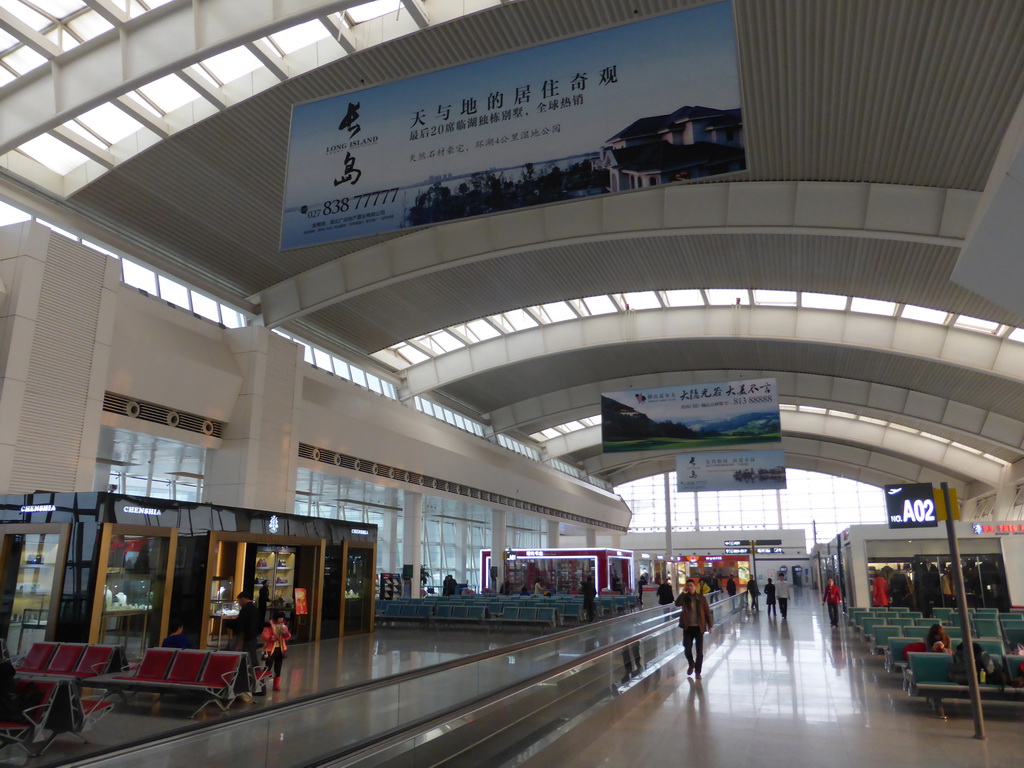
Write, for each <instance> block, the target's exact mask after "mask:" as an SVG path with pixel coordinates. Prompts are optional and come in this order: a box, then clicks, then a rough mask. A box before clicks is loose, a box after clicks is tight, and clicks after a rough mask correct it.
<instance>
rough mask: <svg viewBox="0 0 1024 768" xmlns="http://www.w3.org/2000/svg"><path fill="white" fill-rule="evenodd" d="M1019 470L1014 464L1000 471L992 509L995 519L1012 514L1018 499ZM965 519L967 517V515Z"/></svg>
mask: <svg viewBox="0 0 1024 768" xmlns="http://www.w3.org/2000/svg"><path fill="white" fill-rule="evenodd" d="M1017 482H1018V480H1017V470H1016V468H1015V467H1014V465H1012V464H1011V465H1009V466H1006V467H1003V468H1002V470H1000V472H999V485H998V486H996V501H995V505H994V508H993V509H992V519H993V520H1006V519H1007V518H1009V516H1010V510H1011V509H1012V508H1013V503H1014V502H1015V501H1016V500H1017ZM964 519H967V517H966V515H965V517H964Z"/></svg>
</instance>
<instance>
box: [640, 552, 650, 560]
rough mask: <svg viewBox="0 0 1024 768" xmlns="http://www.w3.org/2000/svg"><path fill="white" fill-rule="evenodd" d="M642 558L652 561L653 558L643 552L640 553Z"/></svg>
mask: <svg viewBox="0 0 1024 768" xmlns="http://www.w3.org/2000/svg"><path fill="white" fill-rule="evenodd" d="M640 557H643V558H647V559H650V557H651V556H650V555H649V554H647V553H646V552H641V553H640Z"/></svg>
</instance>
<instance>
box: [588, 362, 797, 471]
mask: <svg viewBox="0 0 1024 768" xmlns="http://www.w3.org/2000/svg"><path fill="white" fill-rule="evenodd" d="M776 391H777V387H776V384H775V379H749V380H742V381H726V382H722V383H719V384H694V385H690V386H682V387H660V388H657V389H643V390H641V389H634V390H628V391H625V392H607V393H603V394H602V395H601V443H602V449H603V451H604V452H605V453H617V452H621V451H663V450H677V451H689V450H704V449H708V448H721V447H733V446H740V445H744V444H752V443H778V442H781V440H782V421H781V419H780V418H779V401H778V396H777V394H776Z"/></svg>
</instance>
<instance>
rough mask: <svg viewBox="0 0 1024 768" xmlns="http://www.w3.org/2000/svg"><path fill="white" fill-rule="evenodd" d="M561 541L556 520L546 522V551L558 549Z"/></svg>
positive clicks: (558, 524)
mask: <svg viewBox="0 0 1024 768" xmlns="http://www.w3.org/2000/svg"><path fill="white" fill-rule="evenodd" d="M561 540H562V531H561V528H560V523H559V522H558V521H557V520H548V549H558V547H559V544H560V542H561Z"/></svg>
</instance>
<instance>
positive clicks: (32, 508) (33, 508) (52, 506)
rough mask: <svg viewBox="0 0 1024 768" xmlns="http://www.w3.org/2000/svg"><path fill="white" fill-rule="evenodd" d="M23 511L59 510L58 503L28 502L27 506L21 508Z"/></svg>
mask: <svg viewBox="0 0 1024 768" xmlns="http://www.w3.org/2000/svg"><path fill="white" fill-rule="evenodd" d="M21 511H22V512H25V513H31V512H56V511H57V505H56V504H27V505H26V506H24V507H22V508H21Z"/></svg>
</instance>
